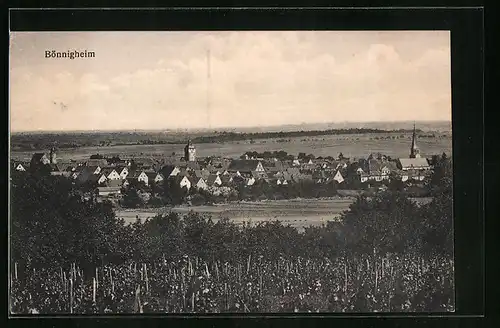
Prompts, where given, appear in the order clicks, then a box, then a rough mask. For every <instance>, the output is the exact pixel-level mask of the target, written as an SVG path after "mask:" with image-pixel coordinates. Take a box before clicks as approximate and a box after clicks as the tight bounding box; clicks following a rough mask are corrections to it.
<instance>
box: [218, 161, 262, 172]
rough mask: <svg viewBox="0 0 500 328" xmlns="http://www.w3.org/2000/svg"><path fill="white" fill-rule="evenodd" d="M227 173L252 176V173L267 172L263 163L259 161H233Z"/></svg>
mask: <svg viewBox="0 0 500 328" xmlns="http://www.w3.org/2000/svg"><path fill="white" fill-rule="evenodd" d="M227 171H229V172H230V173H235V174H236V175H244V174H247V175H250V174H251V173H252V171H257V172H265V170H264V167H263V166H262V163H261V162H260V161H258V160H241V159H240V160H233V161H232V162H231V164H230V165H229V167H228V168H227Z"/></svg>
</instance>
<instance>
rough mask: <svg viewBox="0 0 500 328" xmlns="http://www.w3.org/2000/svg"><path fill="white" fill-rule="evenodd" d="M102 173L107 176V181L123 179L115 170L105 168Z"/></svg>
mask: <svg viewBox="0 0 500 328" xmlns="http://www.w3.org/2000/svg"><path fill="white" fill-rule="evenodd" d="M100 173H102V174H104V175H105V176H106V179H107V180H121V179H122V177H121V176H120V174H119V173H118V172H116V170H115V169H113V168H105V169H103V170H102V171H101V172H100Z"/></svg>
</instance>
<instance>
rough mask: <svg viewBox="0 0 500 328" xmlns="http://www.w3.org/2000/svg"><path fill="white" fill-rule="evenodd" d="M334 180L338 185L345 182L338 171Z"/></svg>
mask: <svg viewBox="0 0 500 328" xmlns="http://www.w3.org/2000/svg"><path fill="white" fill-rule="evenodd" d="M333 180H335V181H337V182H338V183H342V182H344V177H343V176H342V174H341V173H340V170H338V171H337V173H335V175H334V177H333Z"/></svg>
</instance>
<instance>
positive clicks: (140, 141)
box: [11, 128, 422, 150]
mask: <svg viewBox="0 0 500 328" xmlns="http://www.w3.org/2000/svg"><path fill="white" fill-rule="evenodd" d="M412 131H413V130H408V129H397V130H383V129H371V128H351V129H329V130H311V131H303V130H301V131H286V132H283V131H281V132H254V133H246V132H226V131H224V132H217V131H214V132H213V133H203V134H202V133H191V134H187V133H168V134H165V133H163V132H101V133H95V132H80V133H50V134H40V133H23V134H14V135H12V136H11V147H12V149H13V150H38V149H47V148H50V147H52V146H54V145H57V147H58V148H60V149H65V148H78V147H93V146H113V145H153V144H179V143H183V142H185V141H186V140H187V139H188V138H191V139H192V142H194V143H199V144H201V143H224V142H232V141H244V140H257V139H271V138H281V139H283V138H293V137H314V136H322V135H343V134H345V135H352V134H384V133H411V132H412ZM417 132H422V131H421V130H419V129H417Z"/></svg>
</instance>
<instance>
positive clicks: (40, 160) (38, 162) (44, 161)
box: [30, 153, 50, 169]
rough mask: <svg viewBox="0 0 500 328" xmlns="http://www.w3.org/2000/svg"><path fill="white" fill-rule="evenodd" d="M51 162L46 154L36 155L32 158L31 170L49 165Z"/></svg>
mask: <svg viewBox="0 0 500 328" xmlns="http://www.w3.org/2000/svg"><path fill="white" fill-rule="evenodd" d="M49 164H50V160H49V158H48V157H47V155H46V154H45V153H34V154H33V157H31V162H30V168H34V169H36V168H39V167H40V166H42V165H49Z"/></svg>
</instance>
